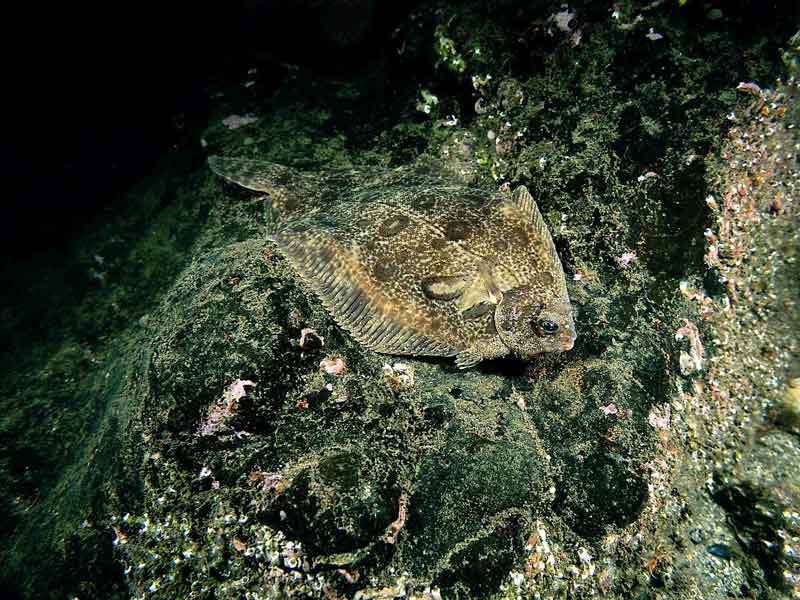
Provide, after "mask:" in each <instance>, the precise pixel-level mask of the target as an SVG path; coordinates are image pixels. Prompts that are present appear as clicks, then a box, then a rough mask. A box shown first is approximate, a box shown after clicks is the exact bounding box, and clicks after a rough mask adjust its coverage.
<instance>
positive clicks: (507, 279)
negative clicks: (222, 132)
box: [209, 157, 575, 368]
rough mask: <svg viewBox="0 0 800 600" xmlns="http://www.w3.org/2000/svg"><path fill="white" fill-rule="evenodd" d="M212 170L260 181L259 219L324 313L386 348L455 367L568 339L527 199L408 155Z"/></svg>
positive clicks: (547, 244) (556, 266) (552, 261)
mask: <svg viewBox="0 0 800 600" xmlns="http://www.w3.org/2000/svg"><path fill="white" fill-rule="evenodd" d="M209 164H210V166H211V168H212V170H213V171H214V172H215V173H217V174H219V175H220V176H222V177H224V178H225V179H228V180H229V181H232V182H234V183H237V184H239V185H242V186H243V187H246V188H249V189H252V190H256V191H261V192H266V193H268V194H269V208H268V212H269V220H270V224H269V232H270V235H271V238H272V239H273V240H274V242H275V243H276V244H277V246H278V248H279V250H280V251H281V253H282V254H283V255H284V256H285V257H286V258H287V259H288V261H289V262H290V263H291V265H292V266H293V268H294V270H295V271H296V272H297V273H298V274H299V275H300V276H301V277H302V278H303V279H304V280H305V281H306V282H307V283H308V284H309V285H310V287H311V288H312V289H313V290H314V292H315V293H316V294H317V295H318V296H319V298H320V300H321V301H322V303H323V304H324V306H325V307H326V309H327V310H328V311H329V312H330V313H331V315H332V316H333V317H334V318H335V319H336V321H337V322H338V323H339V324H340V325H341V326H342V327H343V328H344V329H346V330H347V331H349V332H350V333H351V334H352V335H353V337H355V338H356V339H357V340H358V341H359V342H361V343H362V344H364V345H365V346H367V347H369V348H371V349H373V350H376V351H378V352H384V353H389V354H407V355H429V356H456V357H457V358H456V361H457V363H458V365H459V366H460V367H462V368H463V367H468V366H472V365H474V364H476V363H478V362H480V361H481V360H483V359H486V358H493V357H498V356H503V355H505V354H508V353H511V352H514V353H516V354H519V355H522V356H526V357H527V356H532V355H534V354H538V353H541V352H559V351H563V350H568V349H569V348H571V347H572V344H573V341H574V339H575V326H574V322H573V320H572V309H571V306H570V302H569V297H568V295H567V290H566V284H565V280H564V272H563V269H562V267H561V261H560V260H559V258H558V255H557V254H556V250H555V246H554V245H553V241H552V239H551V237H550V233H549V231H548V229H547V226H546V224H545V222H544V220H543V219H542V216H541V214H540V213H539V210H538V208H537V206H536V203H535V202H534V200H533V198H532V197H531V196H530V194H529V193H528V191H527V189H525V188H524V187H519V188H517V189H516V190H515V191H514V193H513V194H507V193H501V192H494V193H492V192H487V191H485V190H481V189H476V188H470V187H465V186H463V185H458V184H455V183H453V182H450V181H448V180H447V179H446V178H444V177H442V176H439V175H437V174H435V173H431V172H425V171H424V170H423V169H421V168H417V169H408V168H406V169H398V170H383V171H359V170H351V171H336V172H329V173H327V174H324V175H322V176H312V175H307V174H302V173H300V172H297V171H294V170H292V169H289V168H287V167H283V166H280V165H274V164H269V163H262V162H258V161H249V160H242V159H230V158H221V157H211V158H210V159H209Z"/></svg>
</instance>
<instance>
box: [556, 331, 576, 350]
mask: <svg viewBox="0 0 800 600" xmlns="http://www.w3.org/2000/svg"><path fill="white" fill-rule="evenodd" d="M576 337H577V336H576V335H574V334H573V335H562V336H561V337H560V338H559V340H558V349H559V351H561V352H567V351H568V350H572V348H573V346H575V338H576Z"/></svg>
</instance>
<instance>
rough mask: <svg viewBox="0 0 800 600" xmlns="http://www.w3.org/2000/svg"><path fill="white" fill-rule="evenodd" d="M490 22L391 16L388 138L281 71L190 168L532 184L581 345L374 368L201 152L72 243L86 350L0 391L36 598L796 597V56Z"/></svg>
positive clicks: (503, 10) (653, 29) (550, 11)
mask: <svg viewBox="0 0 800 600" xmlns="http://www.w3.org/2000/svg"><path fill="white" fill-rule="evenodd" d="M497 4H498V6H497V12H494V13H492V14H486V13H485V12H484V10H485V9H484V8H483V7H478V6H474V5H472V4H470V3H466V4H465V5H463V6H461V7H459V8H455V9H443V8H441V7H438V6H437V7H434V6H428V5H423V6H421V7H420V8H419V10H417V11H416V12H415V13H414V14H413V18H411V17H409V19H408V21H407V22H406V23H405V24H404V25H403V26H402V27H401V28H399V29H398V31H397V32H396V34H395V38H393V39H394V40H395V42H396V43H397V49H396V50H395V52H394V54H393V55H392V56H393V58H392V59H391V60H392V61H394V62H393V63H392V66H393V68H395V69H402V68H409V69H410V71H411V72H413V73H418V75H417V76H416V77H417V78H418V79H420V78H423V77H424V78H425V82H424V84H423V83H421V82H420V81H419V80H418V79H413V78H411V79H408V78H403V77H398V80H401V81H402V83H397V84H395V85H396V87H395V88H393V89H392V90H391V91H392V95H393V97H394V98H395V100H393V101H394V102H397V103H398V105H397V106H395V105H391V106H385V107H383V108H382V110H383V111H384V112H381V113H379V114H378V112H377V111H375V108H374V104H375V100H374V97H373V96H372V95H371V94H372V93H373V87H372V86H373V85H374V81H373V80H371V79H370V80H369V81H367V82H366V83H364V84H363V86H362V87H359V86H358V85H355V84H347V83H342V82H321V81H319V80H318V79H317V78H315V77H314V75H313V74H310V73H304V72H302V70H300V71H297V70H289V71H287V75H286V80H285V81H283V82H281V85H280V86H279V87H278V91H277V92H275V93H274V94H272V95H270V96H269V97H266V98H265V97H263V96H261V95H259V87H260V86H261V83H259V82H257V81H256V82H255V83H254V85H252V86H247V87H245V88H244V89H245V90H248V91H247V92H244V93H243V92H241V89H240V88H241V87H242V86H241V85H239V82H236V83H235V84H233V85H232V86H231V89H228V88H226V89H223V90H221V91H220V94H221V99H219V107H218V109H216V112H215V113H214V114H213V115H212V118H211V121H210V123H209V127H208V128H207V130H206V131H204V132H203V133H202V136H200V135H199V134H198V138H199V139H201V140H202V145H203V148H204V152H206V151H208V152H209V153H212V152H213V153H227V154H231V155H237V156H246V157H248V158H253V159H259V160H267V161H271V162H276V163H281V164H289V165H292V166H293V167H294V168H297V169H301V170H303V169H305V170H307V171H309V172H314V171H315V170H316V169H322V168H323V167H348V166H351V165H354V164H355V165H358V164H359V163H361V164H364V165H379V166H388V165H393V164H396V163H403V164H405V163H408V162H410V161H411V160H412V159H414V158H417V155H419V154H420V150H423V151H424V152H423V154H426V155H428V156H433V157H435V158H436V159H438V160H444V161H445V162H446V163H447V166H448V168H449V169H450V170H451V171H452V172H453V173H454V174H455V175H458V176H460V177H462V178H463V179H464V180H465V181H470V182H471V183H470V184H471V185H480V186H485V187H486V188H487V189H490V190H491V189H496V188H500V187H503V188H504V189H508V188H510V187H512V186H516V185H517V184H522V185H528V186H529V187H530V189H531V191H532V192H534V196H535V198H536V200H537V202H538V203H539V206H540V209H541V211H542V214H543V216H544V218H545V220H546V221H547V223H548V227H549V229H550V230H551V231H552V234H553V239H554V243H555V245H556V247H557V249H558V251H559V255H560V256H561V258H562V262H563V264H564V270H565V272H566V275H567V286H568V290H569V296H570V298H571V299H572V302H573V304H574V305H575V307H576V309H577V316H576V325H577V328H578V330H579V337H578V339H577V342H576V346H575V348H574V349H573V350H571V351H570V352H567V353H563V354H557V355H549V356H546V357H542V358H540V359H536V360H533V361H519V360H513V359H505V360H498V361H490V362H486V363H483V364H481V365H480V366H479V367H477V368H475V369H472V370H469V371H459V370H458V369H457V368H456V367H455V366H454V365H452V364H450V362H449V361H447V360H446V359H435V358H431V359H418V358H407V357H393V356H385V355H380V354H377V353H374V352H371V351H369V350H367V349H365V348H363V347H362V346H361V345H360V344H358V343H357V342H356V341H355V340H353V339H352V338H351V337H350V336H349V335H348V334H347V333H346V332H344V331H343V330H342V329H340V328H339V327H338V326H337V325H336V323H335V322H334V321H333V319H332V318H331V317H330V316H329V315H328V313H327V311H326V310H325V309H324V307H323V306H322V304H321V303H320V302H319V300H318V299H317V298H316V296H315V295H314V294H313V293H312V290H310V289H308V288H307V287H306V286H305V285H304V284H303V283H302V281H300V280H298V278H297V277H296V274H295V273H294V272H293V271H292V269H291V268H290V265H289V264H288V263H287V261H286V260H285V259H284V258H283V257H281V255H280V254H279V252H277V251H276V249H275V247H274V245H273V244H272V243H270V242H268V241H266V240H265V239H264V215H263V204H262V201H261V199H259V198H258V197H254V196H253V195H252V194H251V193H249V192H244V191H233V192H232V191H231V188H229V187H224V186H223V184H222V183H221V182H220V181H219V180H218V179H216V178H214V177H213V176H212V175H211V174H210V173H208V172H207V171H206V170H205V169H204V160H203V159H204V157H198V159H197V160H195V161H194V162H192V163H191V164H196V165H197V167H196V168H192V169H188V172H184V173H182V174H181V175H180V183H175V182H174V181H172V180H170V178H169V177H167V176H165V177H164V180H159V181H156V182H153V183H152V184H151V185H150V187H149V190H148V192H147V193H140V196H141V197H140V199H139V201H140V202H141V203H142V204H141V206H140V207H139V208H140V210H142V211H143V214H145V216H144V217H141V219H142V222H141V223H138V222H137V224H136V225H135V226H134V225H130V224H129V223H128V222H127V221H125V220H121V221H115V222H111V224H109V225H108V226H107V227H108V230H102V231H101V232H100V233H98V235H97V236H96V237H94V238H87V239H86V240H84V241H83V242H82V244H83V245H82V246H80V254H79V259H76V260H75V263H74V264H73V265H72V266H71V269H72V270H71V271H70V273H73V274H74V273H79V274H80V275H78V276H75V275H73V277H76V279H78V282H77V283H75V284H74V285H75V286H76V288H78V289H81V290H82V289H84V288H86V289H89V290H91V291H90V292H87V293H86V294H84V295H76V298H71V299H70V301H69V302H66V301H64V302H62V303H61V304H62V305H67V306H72V305H75V306H79V307H81V308H76V309H75V310H74V313H71V314H70V317H69V318H70V321H69V322H70V323H74V325H69V326H65V325H62V326H61V327H62V328H61V329H58V331H59V332H61V336H62V337H61V339H55V340H50V341H48V344H46V345H45V344H42V345H41V346H40V347H39V349H38V350H37V351H36V352H35V353H34V352H32V351H31V354H30V355H29V356H28V355H26V356H27V358H26V359H25V361H26V362H22V361H20V362H19V366H17V368H16V371H17V372H18V375H10V376H9V378H8V379H7V381H5V382H4V383H3V385H4V386H5V387H4V398H7V399H10V400H6V401H5V405H4V406H6V408H7V409H8V410H7V412H6V414H7V417H6V419H5V420H4V422H3V430H2V431H3V435H4V436H5V437H4V439H19V440H21V441H18V442H17V444H18V447H19V452H18V453H17V454H16V455H15V456H14V457H13V460H12V459H8V460H6V461H5V462H3V465H2V466H3V469H2V476H3V478H4V482H5V483H6V484H7V487H8V488H9V489H12V490H14V496H13V497H9V498H7V499H5V498H4V501H3V502H4V503H3V505H2V509H3V511H4V512H3V515H4V516H7V518H6V519H5V520H4V522H5V523H13V524H14V525H13V527H12V526H11V525H6V527H8V529H9V531H8V533H9V534H10V535H11V534H13V538H9V539H12V541H13V551H9V552H7V553H6V552H4V553H3V555H2V563H0V566H2V567H3V569H2V571H3V572H4V573H10V574H12V575H13V574H19V573H23V574H26V575H25V576H24V577H23V576H20V579H21V580H22V581H23V583H21V584H20V588H21V589H22V590H23V591H24V593H26V595H28V596H31V597H45V596H46V594H47V593H48V592H41V591H38V592H37V591H36V590H40V589H41V587H42V585H43V583H42V582H46V581H48V579H47V576H46V575H44V574H45V573H46V571H47V569H48V568H49V563H50V561H54V562H56V561H57V562H58V564H59V569H60V571H58V572H59V573H62V572H63V573H68V574H69V576H66V575H64V576H63V580H61V581H60V583H59V585H60V586H61V587H60V588H58V587H56V586H54V587H53V588H52V589H53V590H56V589H58V590H60V589H68V590H69V591H70V593H72V594H74V595H76V596H78V597H80V598H104V597H119V598H122V597H136V598H164V599H172V598H184V597H186V598H220V599H221V598H231V599H233V598H242V597H245V598H252V599H255V598H276V597H298V598H301V597H302V598H308V597H311V598H361V599H366V598H392V597H403V596H405V597H415V598H439V597H445V598H517V597H531V598H536V597H543V598H582V597H588V596H598V597H606V598H618V599H622V598H686V597H698V598H705V599H720V600H721V599H723V598H729V597H732V596H734V597H736V596H742V595H755V596H759V597H765V598H782V597H790V595H791V594H796V593H797V589H798V573H799V572H800V569H799V568H798V563H797V559H796V557H797V556H800V548H798V541H797V540H798V536H800V529H799V528H798V522H797V519H796V514H797V511H798V495H797V489H798V488H797V486H798V485H800V482H798V480H797V473H796V469H793V468H792V465H793V464H794V459H793V457H796V456H797V453H798V441H797V437H796V431H797V430H796V423H797V416H796V415H797V409H796V402H794V400H793V399H794V398H795V396H793V395H792V394H793V390H795V389H796V383H793V382H796V378H797V376H798V372H797V352H798V348H797V337H796V332H797V330H798V324H799V323H800V319H798V310H797V306H798V305H797V301H798V297H797V287H796V285H795V283H796V281H797V276H798V273H797V268H798V267H797V265H798V262H797V249H798V240H797V235H798V234H797V232H798V227H797V225H798V211H797V192H798V181H797V177H798V169H797V152H796V148H797V143H798V140H797V137H796V131H797V127H798V120H799V118H800V115H798V100H797V84H796V80H795V79H790V78H789V77H792V72H791V69H792V68H795V69H796V56H797V53H798V52H800V49H798V48H797V43H796V41H791V42H789V43H788V44H787V45H786V47H785V48H784V52H785V53H786V57H787V58H786V65H785V67H783V66H780V67H779V66H777V65H776V63H775V60H776V59H775V56H777V50H775V53H774V54H773V53H771V52H769V51H768V50H765V49H764V48H765V47H767V48H772V49H775V48H776V44H777V42H775V39H778V38H779V39H780V43H781V44H783V43H784V42H785V40H786V38H787V36H785V35H783V33H784V32H783V30H780V31H776V30H774V29H766V30H767V31H768V32H769V35H770V36H771V37H769V38H767V37H764V39H763V40H761V39H756V40H752V39H750V38H747V40H746V41H743V40H741V39H738V38H736V35H735V33H736V32H738V31H740V30H741V29H739V28H741V27H742V24H741V20H742V19H743V18H744V17H743V16H742V15H740V14H737V13H735V12H732V14H731V15H729V16H725V17H724V18H723V19H722V20H719V19H716V18H715V19H711V18H710V17H708V16H707V15H706V14H705V12H703V11H702V10H701V7H700V5H699V4H697V3H691V2H690V3H689V5H690V6H688V7H687V8H686V11H687V12H688V11H694V12H688V14H687V12H678V8H677V7H666V6H664V7H661V8H659V6H658V5H653V6H650V5H648V6H647V7H644V6H638V5H625V6H621V7H619V8H617V9H615V12H614V15H609V14H608V13H607V11H606V7H603V10H602V11H598V10H597V9H592V8H591V7H586V8H583V9H581V10H576V11H575V12H574V13H571V12H570V11H569V10H562V9H560V8H559V7H557V6H554V7H550V6H547V7H545V8H547V10H545V8H542V9H541V11H540V12H537V11H536V10H534V9H533V8H530V7H528V8H527V9H525V7H522V6H519V5H518V3H514V2H508V3H497ZM357 5H358V3H356V6H357ZM542 6H544V5H542ZM523 9H524V10H523ZM525 10H528V11H529V12H525ZM731 10H732V11H733V9H731ZM519 11H522V13H521V14H523V15H524V16H525V18H526V19H527V20H526V21H525V26H524V27H521V26H518V25H516V26H515V25H514V23H519V22H521V21H520V12H519ZM534 13H535V14H534ZM540 13H541V14H540ZM685 19H690V21H689V22H688V23H687V22H685V21H684V20H685ZM692 19H694V20H692ZM764 27H766V26H764ZM763 35H764V36H767V34H766V33H765V34H763ZM782 35H783V37H781V36H782ZM796 39H797V38H795V40H796ZM712 46H713V47H715V48H718V52H719V56H716V55H715V56H713V57H711V58H709V57H708V56H706V54H705V53H706V52H707V51H708V50H707V49H708V48H709V47H712ZM400 48H402V52H399V51H398V50H399V49H400ZM742 56H746V58H747V60H744V59H743V58H742ZM712 59H713V60H712ZM424 64H427V65H428V70H427V71H420V70H419V68H418V67H419V65H424ZM576 64H577V65H578V68H576ZM434 65H435V66H434ZM784 68H786V69H789V73H788V77H786V78H785V80H784V81H783V82H780V83H774V79H773V76H774V75H775V74H776V73H777V72H780V71H782V70H783V69H784ZM712 71H713V73H714V74H712ZM721 72H724V73H730V74H731V75H730V77H727V76H726V77H723V78H722V81H720V76H719V73H721ZM254 77H255V79H256V80H257V79H258V77H256V76H254ZM755 78H760V79H759V81H760V83H761V85H760V86H755V87H753V86H752V85H745V86H744V87H743V88H742V87H741V86H740V88H741V89H737V85H738V84H739V83H746V81H745V79H746V80H747V81H750V80H751V79H755ZM407 81H411V84H409V83H407ZM273 83H274V82H270V85H272V84H273ZM751 83H752V82H751ZM418 88H420V89H418ZM762 88H763V89H762ZM249 90H252V91H249ZM309 98H311V99H312V100H309ZM354 111H356V113H357V114H358V117H357V118H354V117H353V112H354ZM359 111H360V112H359ZM231 115H248V116H247V117H246V118H244V119H238V120H236V121H235V123H236V124H237V127H235V128H233V127H230V124H231V123H233V122H234V121H231V120H226V119H229V117H230V116H231ZM365 115H369V116H370V117H372V118H370V119H366V117H365ZM365 120H369V121H370V123H368V124H365V122H364V121H365ZM226 123H227V124H226ZM198 146H199V142H198ZM187 152H189V151H188V150H187ZM191 152H193V154H192V155H193V156H194V155H195V154H197V153H198V151H197V149H196V148H195V149H194V150H192V151H191ZM165 171H166V172H167V173H169V172H170V171H169V170H168V169H166V168H165ZM175 178H178V176H175ZM137 193H139V192H137ZM164 206H168V207H169V208H167V209H163V210H164V212H159V210H161V209H160V208H158V207H164ZM143 207H149V212H147V211H144V209H143ZM112 233H113V235H112ZM97 256H100V260H98V259H97V258H96V257H97ZM776 256H777V257H780V260H778V259H776ZM40 285H41V284H40ZM23 304H24V303H23V302H20V305H19V306H18V307H16V308H14V310H13V311H8V312H7V313H4V318H5V319H6V320H5V321H4V327H5V330H8V331H11V330H13V328H20V329H22V328H23V326H24V324H25V322H26V319H27V320H32V319H33V317H34V316H39V315H37V314H36V313H28V312H26V310H25V309H24V308H23V307H21V306H22V305H23ZM44 316H45V317H47V319H48V320H51V319H52V322H55V323H58V321H55V320H54V317H53V316H52V314H51V313H45V315H44ZM40 318H44V317H40ZM48 322H50V321H48ZM6 323H9V324H10V325H9V324H6ZM88 324H91V327H90V326H89V325H88ZM70 327H72V328H74V329H71V328H70ZM109 340H110V341H109ZM19 355H22V354H21V352H17V353H16V354H15V361H14V363H13V364H14V365H17V364H18V363H17V362H16V356H19ZM5 364H12V363H11V362H10V361H9V362H8V363H5ZM6 370H7V371H8V372H9V373H12V371H13V369H12V368H11V367H7V368H6ZM31 374H35V375H36V377H33V376H31ZM75 374H80V375H81V376H80V377H77V376H76V375H75ZM793 386H794V387H793ZM31 397H32V398H33V399H34V400H33V401H30V398H31ZM793 402H794V403H793ZM54 406H59V407H62V410H61V412H59V413H58V414H59V415H60V416H59V418H58V420H55V421H54V422H52V423H51V422H49V421H47V420H46V419H43V418H42V415H49V414H52V412H53V410H52V408H53V407H54ZM9 407H11V408H13V410H11V408H9ZM792 411H795V412H792ZM31 423H34V424H36V425H31ZM39 423H41V425H39ZM56 430H58V431H59V432H60V431H64V432H65V433H64V434H63V436H62V437H61V438H58V439H59V440H60V441H61V443H62V447H63V448H64V450H63V455H64V456H63V457H61V458H59V457H56V456H53V455H52V454H53V451H52V448H55V447H58V444H56V438H55V436H56V434H54V433H52V432H53V431H56ZM70 432H81V433H80V435H79V434H78V433H75V434H70ZM83 432H87V433H83ZM34 434H35V435H34ZM39 436H40V437H41V439H42V440H43V441H42V442H40V445H37V443H36V441H35V438H36V437H39ZM48 478H50V479H51V480H52V481H53V482H54V483H53V484H52V485H50V486H45V485H43V484H40V483H38V482H40V481H44V480H47V479H48ZM41 539H43V540H46V541H47V544H49V545H48V546H47V547H48V548H51V547H52V548H54V550H52V551H51V555H50V556H48V555H47V554H45V553H42V552H41V551H38V553H37V551H36V550H33V549H31V548H32V547H33V546H35V545H37V542H38V540H41ZM51 556H56V557H58V558H57V559H56V558H51ZM19 557H23V558H22V559H20V558H19ZM31 557H34V558H31ZM25 561H28V562H25ZM32 565H33V566H32ZM34 567H35V568H34ZM28 573H34V575H29V574H28ZM12 575H4V577H6V578H10V577H11V576H12ZM50 577H52V578H54V579H55V578H56V576H55V575H51V576H50ZM59 577H61V575H59ZM3 583H4V585H7V584H6V582H5V581H3ZM52 597H63V594H61V593H60V591H59V592H52Z"/></svg>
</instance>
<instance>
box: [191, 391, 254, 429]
mask: <svg viewBox="0 0 800 600" xmlns="http://www.w3.org/2000/svg"><path fill="white" fill-rule="evenodd" d="M255 385H256V384H255V383H254V382H252V381H250V380H249V379H235V380H234V381H233V382H232V383H231V384H230V385H229V386H228V387H227V389H226V390H225V391H224V392H223V394H222V397H221V398H219V399H218V400H216V401H215V402H214V403H213V404H212V405H211V406H209V407H208V411H207V412H206V416H205V418H204V419H203V420H202V421H200V425H198V427H197V434H198V435H201V436H204V435H215V434H217V433H219V432H220V431H223V430H225V429H227V427H228V425H227V422H228V421H229V420H230V419H231V417H233V415H234V414H235V413H236V411H237V409H238V408H239V400H240V399H241V398H244V396H246V395H247V390H245V386H255Z"/></svg>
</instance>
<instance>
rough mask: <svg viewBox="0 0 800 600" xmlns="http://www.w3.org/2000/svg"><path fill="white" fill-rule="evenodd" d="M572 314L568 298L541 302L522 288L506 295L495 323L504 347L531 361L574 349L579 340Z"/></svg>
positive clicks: (496, 312)
mask: <svg viewBox="0 0 800 600" xmlns="http://www.w3.org/2000/svg"><path fill="white" fill-rule="evenodd" d="M572 313H573V311H572V305H571V304H570V301H569V298H567V297H559V298H556V299H553V300H550V301H544V302H542V299H541V298H537V294H535V293H533V290H531V289H530V288H519V289H516V290H510V291H508V292H506V293H505V294H504V296H503V299H502V301H501V302H500V303H499V304H498V305H497V308H496V309H495V315H494V321H495V327H496V328H497V334H498V335H499V336H500V339H501V341H502V342H503V344H505V345H506V346H507V347H508V348H509V350H511V351H512V352H514V353H515V354H517V355H519V356H522V357H523V358H528V357H531V356H535V355H536V354H542V353H545V352H566V351H567V350H571V349H572V347H573V346H574V345H575V338H576V337H577V334H576V333H575V321H574V318H573V314H572Z"/></svg>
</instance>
